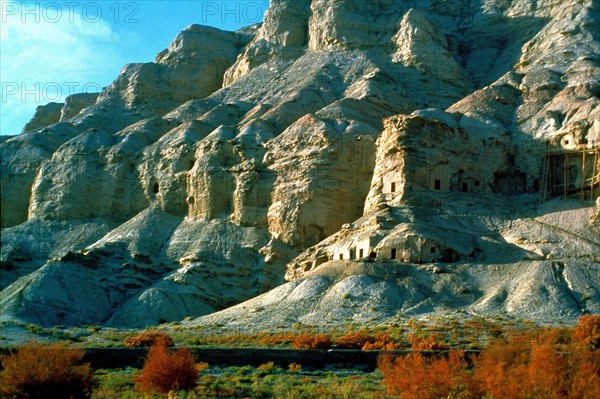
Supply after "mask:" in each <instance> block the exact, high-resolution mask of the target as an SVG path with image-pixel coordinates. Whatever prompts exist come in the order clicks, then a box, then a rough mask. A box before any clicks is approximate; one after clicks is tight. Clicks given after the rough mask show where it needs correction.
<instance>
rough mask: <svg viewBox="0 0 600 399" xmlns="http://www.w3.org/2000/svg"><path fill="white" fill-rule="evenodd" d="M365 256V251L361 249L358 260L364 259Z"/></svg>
mask: <svg viewBox="0 0 600 399" xmlns="http://www.w3.org/2000/svg"><path fill="white" fill-rule="evenodd" d="M364 254H365V250H364V249H360V250H359V251H358V258H359V259H362V258H363V257H364Z"/></svg>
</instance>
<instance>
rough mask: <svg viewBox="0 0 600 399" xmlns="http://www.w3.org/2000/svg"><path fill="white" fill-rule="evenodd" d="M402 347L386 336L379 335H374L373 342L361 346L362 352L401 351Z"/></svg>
mask: <svg viewBox="0 0 600 399" xmlns="http://www.w3.org/2000/svg"><path fill="white" fill-rule="evenodd" d="M402 348H403V346H402V344H400V343H397V342H394V341H393V340H392V339H391V338H390V336H389V335H388V334H384V333H380V334H376V335H375V339H374V340H373V342H367V343H365V344H364V345H363V347H362V350H364V351H373V350H384V351H394V350H399V349H402Z"/></svg>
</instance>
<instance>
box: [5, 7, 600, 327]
mask: <svg viewBox="0 0 600 399" xmlns="http://www.w3.org/2000/svg"><path fill="white" fill-rule="evenodd" d="M599 21H600V15H599V11H598V8H597V6H596V5H595V3H594V2H593V1H592V0H567V1H565V0H542V1H537V0H535V1H534V0H512V1H511V0H485V1H484V0H450V1H448V0H414V1H413V0H408V1H401V2H400V1H393V0H378V1H370V2H364V1H362V0H340V1H332V0H312V1H310V0H302V1H297V0H294V1H292V0H272V1H271V5H270V8H269V10H268V12H267V14H266V15H265V20H264V23H263V24H262V25H260V26H251V27H248V28H246V29H243V30H240V31H238V32H224V31H220V30H218V29H214V28H207V27H201V26H197V25H192V26H190V27H188V28H186V29H185V30H183V31H182V32H181V34H180V35H179V36H178V37H177V38H176V39H175V40H174V42H173V43H172V44H171V46H169V48H168V49H166V50H164V51H162V52H160V53H159V54H158V55H157V57H156V60H155V62H151V63H146V64H132V65H127V66H125V67H124V68H123V70H122V71H121V73H120V75H119V76H118V77H117V78H116V79H115V81H114V82H113V83H112V84H111V85H110V86H109V87H107V88H106V89H105V90H104V91H103V92H102V93H99V94H98V95H89V96H85V97H70V98H68V99H67V101H66V102H65V104H64V105H63V104H50V105H48V106H46V107H42V108H40V109H38V112H37V113H36V115H35V117H34V118H33V119H32V121H31V122H30V123H29V124H28V125H27V126H26V127H25V131H24V132H23V133H21V134H19V135H17V136H14V137H12V138H9V139H6V140H3V141H2V144H1V146H0V153H1V161H2V176H1V184H2V204H1V206H2V209H1V223H2V251H1V259H0V260H1V269H0V272H1V279H0V280H1V281H0V288H1V289H2V291H1V292H0V307H1V314H0V320H20V321H25V322H31V323H37V324H42V325H55V324H76V325H77V324H79V325H82V324H106V325H113V326H145V325H150V324H155V323H159V322H163V321H171V320H181V319H183V318H184V317H186V316H192V317H196V316H202V315H207V314H211V313H214V312H216V311H218V310H222V309H224V308H227V307H230V306H234V305H236V304H239V305H237V306H235V307H233V308H231V309H228V310H225V311H224V312H219V313H214V314H212V315H210V316H206V318H203V319H200V321H199V322H218V320H221V321H222V322H228V323H233V324H235V323H255V324H257V325H259V326H260V325H263V326H269V325H274V324H276V323H282V322H286V323H287V322H298V321H300V322H303V323H307V324H319V323H325V322H334V323H335V322H338V321H340V320H344V319H354V320H360V321H368V320H372V321H374V322H381V321H382V320H385V319H386V318H393V317H396V316H397V314H398V313H403V314H414V315H422V314H430V313H439V312H446V311H460V312H467V313H505V314H508V315H512V316H517V317H524V318H534V319H538V320H543V321H552V320H558V319H562V320H573V319H574V318H575V317H577V315H579V314H581V313H582V312H595V313H597V312H600V293H599V292H598V289H597V287H598V286H600V264H599V261H600V257H599V255H598V254H600V228H599V226H598V223H597V221H598V216H597V214H598V212H600V204H596V202H595V200H596V197H598V196H599V195H600V188H599V187H600V178H599V172H598V171H599V170H600V160H599V157H598V145H599V143H600V98H599V94H600V69H599V64H600V59H599V55H598V54H600V44H599V42H598V37H597V28H596V26H598V24H599ZM5 133H6V132H5ZM549 151H552V154H553V155H552V156H546V154H547V153H548V152H549ZM567 152H569V154H567V155H565V154H566V153H567ZM584 153H585V156H584V155H583V154H584ZM545 160H549V161H545ZM565 193H566V194H567V195H566V196H567V197H569V196H570V198H562V199H561V198H559V197H561V196H562V197H565ZM540 198H542V199H544V200H548V201H545V202H544V203H542V204H541V205H540ZM594 214H596V216H594ZM594 221H595V222H594ZM369 257H370V258H369ZM365 258H367V259H365ZM422 263H425V264H422ZM284 277H285V278H286V279H287V280H290V281H291V282H289V283H286V284H283V283H284ZM282 284H283V285H282ZM275 287H278V288H275ZM273 288H275V290H273V291H270V292H268V293H266V294H264V295H263V296H259V297H257V298H255V299H253V300H251V301H250V302H248V303H242V304H240V302H243V301H245V300H248V299H250V298H253V297H255V296H257V295H259V294H263V293H265V292H267V291H269V290H270V289H273ZM348 298H350V300H348ZM350 302H351V304H352V306H349V303H350ZM251 309H254V311H253V312H249V310H251Z"/></svg>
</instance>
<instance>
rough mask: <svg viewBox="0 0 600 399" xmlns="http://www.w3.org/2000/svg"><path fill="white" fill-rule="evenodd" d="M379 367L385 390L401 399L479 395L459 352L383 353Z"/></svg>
mask: <svg viewBox="0 0 600 399" xmlns="http://www.w3.org/2000/svg"><path fill="white" fill-rule="evenodd" d="M379 369H380V370H381V372H382V373H383V383H384V384H385V386H386V387H387V388H388V392H389V393H390V394H391V395H397V396H398V397H399V398H401V399H439V398H464V399H470V398H473V399H474V398H478V397H480V395H479V394H478V392H477V391H476V389H475V384H474V383H473V382H472V377H471V374H470V372H469V371H468V368H467V362H466V360H465V359H464V355H463V353H462V352H460V351H452V352H450V353H449V355H448V357H447V358H444V357H440V358H431V359H426V358H425V357H423V355H421V354H420V353H416V352H415V353H412V354H410V355H407V356H404V357H403V356H393V355H382V356H381V357H380V358H379Z"/></svg>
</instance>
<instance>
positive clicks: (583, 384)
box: [568, 361, 600, 399]
mask: <svg viewBox="0 0 600 399" xmlns="http://www.w3.org/2000/svg"><path fill="white" fill-rule="evenodd" d="M568 397H569V399H597V398H600V367H598V366H597V365H595V364H594V363H593V362H591V361H583V362H581V363H578V364H577V365H576V367H575V370H574V372H573V376H572V378H571V386H570V392H569V396H568Z"/></svg>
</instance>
